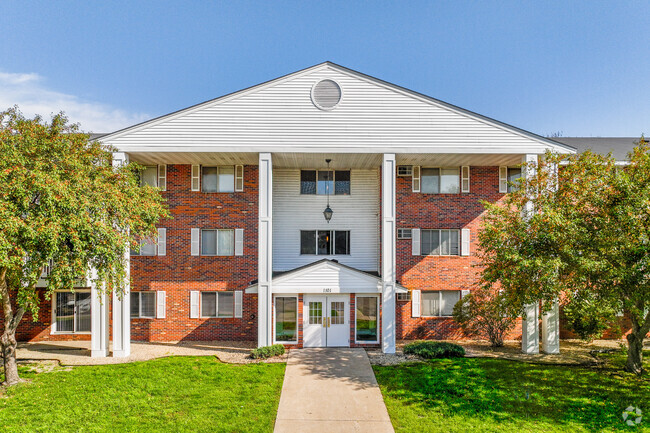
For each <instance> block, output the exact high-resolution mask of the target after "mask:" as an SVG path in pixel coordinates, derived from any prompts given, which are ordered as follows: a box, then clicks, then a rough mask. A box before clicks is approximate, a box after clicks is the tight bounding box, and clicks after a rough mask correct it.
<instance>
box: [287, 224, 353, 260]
mask: <svg viewBox="0 0 650 433" xmlns="http://www.w3.org/2000/svg"><path fill="white" fill-rule="evenodd" d="M302 232H316V239H315V241H314V242H316V253H314V254H303V253H302ZM318 232H332V251H336V235H335V232H348V243H349V244H350V248H349V249H348V253H347V254H336V253H332V254H318ZM351 238H352V230H337V229H304V230H303V229H300V230H298V242H299V244H300V245H298V248H299V250H300V256H307V257H308V256H320V257H341V256H345V257H349V256H351V255H352V242H351V241H350V239H351Z"/></svg>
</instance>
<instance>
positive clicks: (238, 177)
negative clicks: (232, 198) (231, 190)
mask: <svg viewBox="0 0 650 433" xmlns="http://www.w3.org/2000/svg"><path fill="white" fill-rule="evenodd" d="M243 190H244V166H243V165H236V166H235V191H237V192H240V191H243Z"/></svg>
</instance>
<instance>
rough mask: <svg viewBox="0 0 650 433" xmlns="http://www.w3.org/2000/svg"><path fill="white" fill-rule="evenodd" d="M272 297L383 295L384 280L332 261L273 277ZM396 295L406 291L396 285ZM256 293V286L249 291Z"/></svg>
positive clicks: (321, 262) (320, 261)
mask: <svg viewBox="0 0 650 433" xmlns="http://www.w3.org/2000/svg"><path fill="white" fill-rule="evenodd" d="M272 287H273V293H287V294H291V293H381V292H382V281H381V278H379V277H377V276H374V275H371V274H369V273H367V272H363V271H360V270H358V269H354V268H352V267H350V266H346V265H342V264H341V263H338V262H335V261H333V260H329V259H323V260H319V261H317V262H314V263H310V264H308V265H305V266H301V267H299V268H296V269H293V270H291V271H288V272H285V273H283V274H281V275H278V276H276V277H273V284H272ZM396 291H397V293H406V292H407V289H406V288H405V287H403V286H401V285H399V284H397V285H396ZM246 293H257V284H254V285H251V286H249V287H247V288H246Z"/></svg>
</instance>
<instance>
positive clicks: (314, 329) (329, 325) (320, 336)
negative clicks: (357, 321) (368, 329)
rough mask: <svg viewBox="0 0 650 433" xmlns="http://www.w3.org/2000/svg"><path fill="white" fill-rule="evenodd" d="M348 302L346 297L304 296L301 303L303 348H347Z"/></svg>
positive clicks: (348, 329)
mask: <svg viewBox="0 0 650 433" xmlns="http://www.w3.org/2000/svg"><path fill="white" fill-rule="evenodd" d="M349 302H350V297H349V296H348V295H343V296H341V295H328V296H322V295H315V296H311V295H306V296H305V298H304V302H303V305H304V307H303V308H304V310H303V320H304V324H303V346H304V347H341V346H343V347H348V346H349V345H350V317H349V316H350V312H349V309H350V308H349Z"/></svg>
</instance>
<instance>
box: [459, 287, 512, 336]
mask: <svg viewBox="0 0 650 433" xmlns="http://www.w3.org/2000/svg"><path fill="white" fill-rule="evenodd" d="M518 316H519V309H518V308H516V307H513V306H512V305H511V304H509V303H508V300H507V298H506V297H505V296H503V292H502V291H500V290H497V289H496V288H494V287H481V288H478V289H477V290H474V291H473V292H471V293H470V294H469V295H467V296H464V297H463V298H462V299H461V300H460V301H458V302H457V303H456V305H454V319H455V320H456V322H458V324H459V325H460V327H461V328H462V329H463V332H464V333H465V334H466V335H468V336H479V337H484V338H487V339H488V340H489V341H490V344H491V345H492V347H501V346H503V340H504V339H505V336H506V334H507V333H508V331H510V330H511V329H512V328H513V326H514V325H515V323H516V322H517V317H518Z"/></svg>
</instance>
